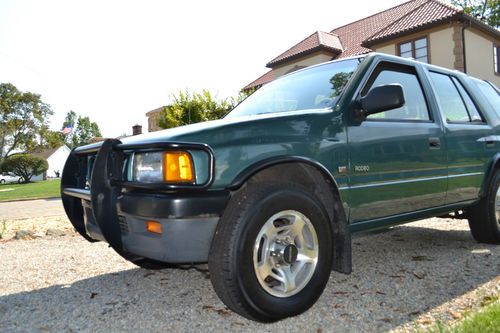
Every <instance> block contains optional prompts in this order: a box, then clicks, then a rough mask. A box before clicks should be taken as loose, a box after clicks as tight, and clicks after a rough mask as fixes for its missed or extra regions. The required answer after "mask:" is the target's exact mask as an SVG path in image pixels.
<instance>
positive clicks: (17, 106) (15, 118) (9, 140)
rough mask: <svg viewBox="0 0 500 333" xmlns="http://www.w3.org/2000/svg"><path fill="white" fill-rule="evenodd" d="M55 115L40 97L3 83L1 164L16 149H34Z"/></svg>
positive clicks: (1, 99)
mask: <svg viewBox="0 0 500 333" xmlns="http://www.w3.org/2000/svg"><path fill="white" fill-rule="evenodd" d="M52 114H53V112H52V110H51V109H50V106H49V105H48V104H46V103H44V102H43V101H42V99H41V96H40V95H37V94H34V93H31V92H22V91H19V90H18V89H17V88H16V87H15V86H14V85H13V84H10V83H2V84H0V163H1V162H2V161H3V160H4V159H5V157H7V156H8V155H9V154H11V153H12V152H14V151H16V150H29V149H30V148H32V147H34V146H35V145H36V139H37V135H38V133H39V131H40V129H41V128H42V127H44V126H47V123H48V116H50V115H52Z"/></svg>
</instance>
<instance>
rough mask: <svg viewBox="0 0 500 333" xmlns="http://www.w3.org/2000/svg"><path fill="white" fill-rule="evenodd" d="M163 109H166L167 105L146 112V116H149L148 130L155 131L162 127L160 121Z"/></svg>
mask: <svg viewBox="0 0 500 333" xmlns="http://www.w3.org/2000/svg"><path fill="white" fill-rule="evenodd" d="M163 109H165V107H164V106H161V107H159V108H156V109H154V110H151V111H149V112H147V113H146V117H148V132H155V131H159V130H161V129H162V128H161V127H160V126H159V123H160V116H161V112H162V111H163Z"/></svg>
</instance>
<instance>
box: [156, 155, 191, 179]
mask: <svg viewBox="0 0 500 333" xmlns="http://www.w3.org/2000/svg"><path fill="white" fill-rule="evenodd" d="M193 174H194V172H193V161H192V160H191V154H189V153H188V152H185V151H169V152H166V153H164V155H163V179H164V180H165V181H166V182H168V183H190V182H193V181H194V176H193Z"/></svg>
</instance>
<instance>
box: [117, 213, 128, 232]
mask: <svg viewBox="0 0 500 333" xmlns="http://www.w3.org/2000/svg"><path fill="white" fill-rule="evenodd" d="M118 223H120V231H121V232H122V234H128V232H129V229H128V224H127V219H126V218H125V216H121V215H118Z"/></svg>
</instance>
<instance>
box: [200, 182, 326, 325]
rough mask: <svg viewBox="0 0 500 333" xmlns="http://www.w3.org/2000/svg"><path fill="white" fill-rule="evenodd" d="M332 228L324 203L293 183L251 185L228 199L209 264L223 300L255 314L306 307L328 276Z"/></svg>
mask: <svg viewBox="0 0 500 333" xmlns="http://www.w3.org/2000/svg"><path fill="white" fill-rule="evenodd" d="M331 242H332V231H331V227H330V223H329V219H328V217H327V214H326V212H325V209H324V208H323V207H322V206H321V205H320V204H319V200H318V199H317V198H315V197H314V195H313V194H312V193H309V192H308V191H307V190H306V189H304V188H302V187H298V186H295V185H290V184H281V185H274V186H260V187H257V186H255V187H252V186H248V187H246V188H244V189H242V190H240V191H239V192H238V193H236V195H235V196H233V198H232V199H231V201H230V203H229V205H228V207H227V208H226V211H225V212H224V215H223V216H222V218H221V220H220V222H219V224H218V226H217V230H216V233H215V236H214V240H213V242H212V248H211V251H210V256H209V269H210V276H211V279H212V284H213V286H214V289H215V291H216V292H217V294H218V296H219V297H220V298H221V300H222V301H223V302H224V303H225V304H226V305H227V306H228V307H229V308H230V309H231V310H233V311H235V312H237V313H239V314H240V315H242V316H244V317H247V318H249V319H252V320H258V321H262V322H272V321H277V320H280V319H283V318H286V317H290V316H294V315H298V314H300V313H302V312H304V311H306V310H307V309H309V308H310V307H311V306H312V305H313V304H314V303H315V302H316V300H317V299H318V298H319V296H320V295H321V293H322V292H323V289H324V288H325V286H326V283H327V282H328V278H329V276H330V270H331V264H332V248H333V247H332V243H331Z"/></svg>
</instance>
